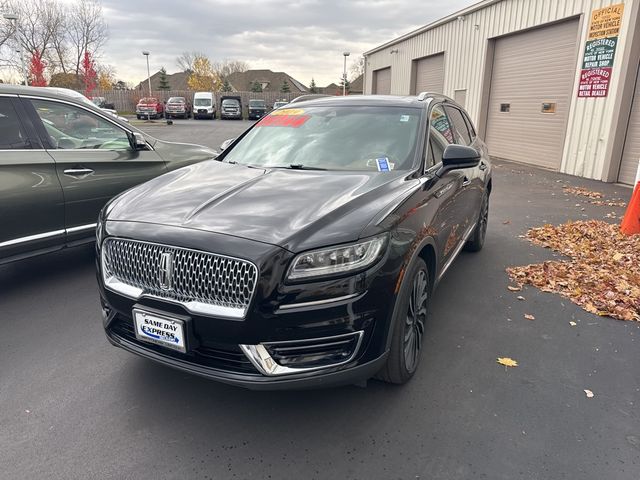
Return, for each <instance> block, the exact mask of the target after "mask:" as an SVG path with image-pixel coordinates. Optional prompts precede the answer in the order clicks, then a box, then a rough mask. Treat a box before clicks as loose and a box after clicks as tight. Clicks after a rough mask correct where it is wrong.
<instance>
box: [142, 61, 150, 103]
mask: <svg viewBox="0 0 640 480" xmlns="http://www.w3.org/2000/svg"><path fill="white" fill-rule="evenodd" d="M142 55H144V56H145V57H147V81H148V82H149V97H151V96H152V94H151V72H150V71H149V52H148V51H147V50H143V51H142Z"/></svg>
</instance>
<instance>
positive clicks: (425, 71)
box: [413, 53, 444, 95]
mask: <svg viewBox="0 0 640 480" xmlns="http://www.w3.org/2000/svg"><path fill="white" fill-rule="evenodd" d="M413 70H414V82H413V83H414V89H413V90H414V91H413V94H414V95H417V94H418V93H420V92H435V93H443V92H444V53H441V54H438V55H431V56H429V57H425V58H421V59H419V60H414V65H413Z"/></svg>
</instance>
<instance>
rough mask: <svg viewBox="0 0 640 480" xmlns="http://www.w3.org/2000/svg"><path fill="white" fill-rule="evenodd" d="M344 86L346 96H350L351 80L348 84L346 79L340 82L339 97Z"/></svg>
mask: <svg viewBox="0 0 640 480" xmlns="http://www.w3.org/2000/svg"><path fill="white" fill-rule="evenodd" d="M343 85H345V90H346V94H347V95H349V90H351V83H350V82H349V80H347V81H346V83H345V79H344V78H343V79H342V80H340V92H339V95H342V86H343Z"/></svg>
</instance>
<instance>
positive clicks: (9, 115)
mask: <svg viewBox="0 0 640 480" xmlns="http://www.w3.org/2000/svg"><path fill="white" fill-rule="evenodd" d="M26 148H31V143H30V142H29V139H28V137H27V132H26V131H25V129H24V127H23V125H22V122H21V121H20V118H18V113H17V112H16V110H15V108H13V104H12V103H11V99H10V98H6V97H4V98H2V97H0V150H17V149H26Z"/></svg>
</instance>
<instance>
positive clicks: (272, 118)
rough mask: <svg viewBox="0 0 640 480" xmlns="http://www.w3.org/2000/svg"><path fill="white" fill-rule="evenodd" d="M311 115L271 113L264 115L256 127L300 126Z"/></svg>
mask: <svg viewBox="0 0 640 480" xmlns="http://www.w3.org/2000/svg"><path fill="white" fill-rule="evenodd" d="M310 118H311V115H269V116H267V117H264V118H263V119H262V120H260V122H258V124H257V125H256V127H291V128H298V127H300V126H302V125H304V124H305V123H306V121H307V120H309V119H310Z"/></svg>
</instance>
